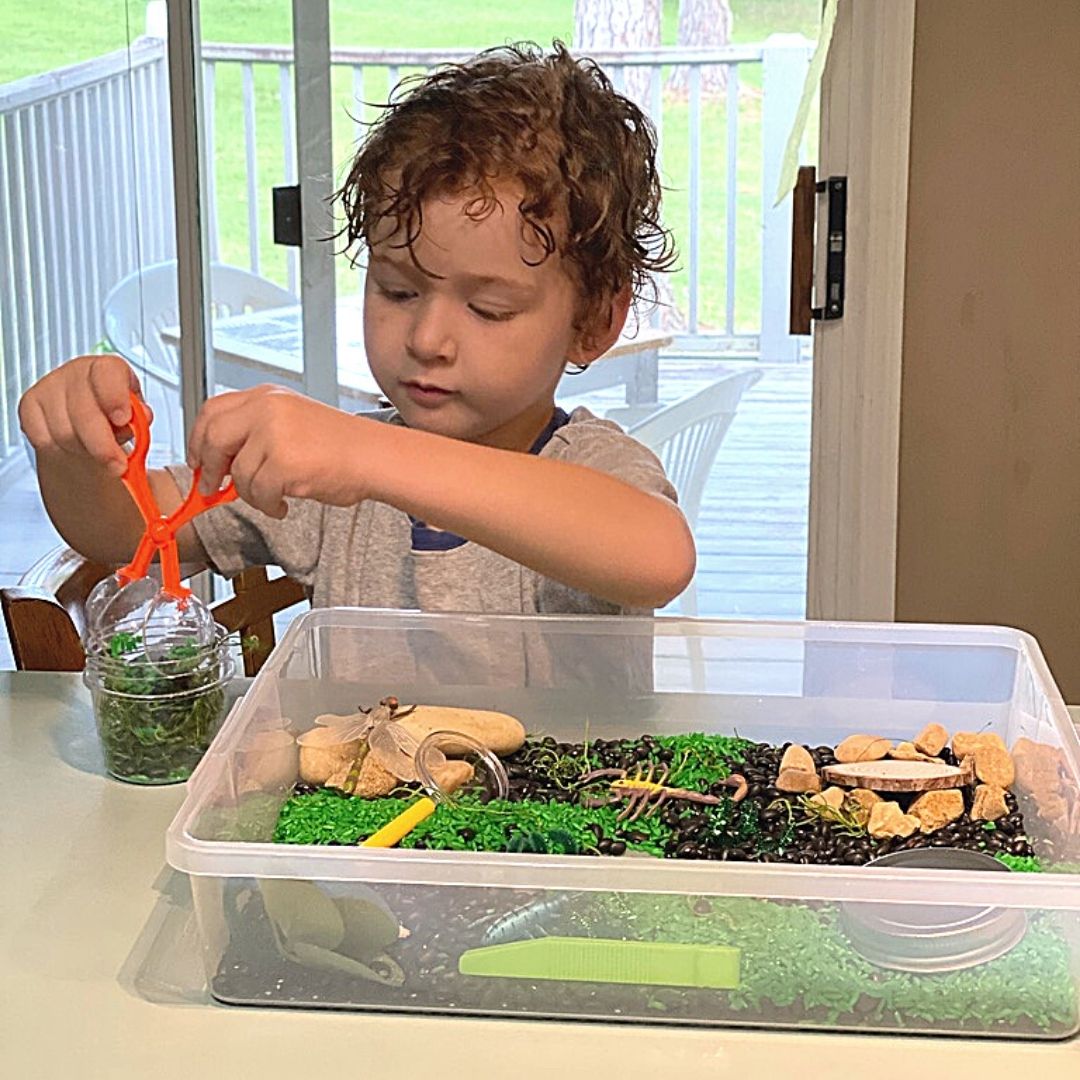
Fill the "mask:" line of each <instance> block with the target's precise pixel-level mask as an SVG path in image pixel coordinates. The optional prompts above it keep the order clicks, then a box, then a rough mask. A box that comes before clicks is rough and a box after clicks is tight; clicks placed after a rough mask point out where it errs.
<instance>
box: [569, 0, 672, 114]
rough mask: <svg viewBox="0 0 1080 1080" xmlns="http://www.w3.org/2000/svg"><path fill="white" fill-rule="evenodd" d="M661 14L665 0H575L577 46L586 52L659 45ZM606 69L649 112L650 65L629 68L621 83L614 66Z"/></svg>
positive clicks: (627, 94) (575, 37) (575, 45)
mask: <svg viewBox="0 0 1080 1080" xmlns="http://www.w3.org/2000/svg"><path fill="white" fill-rule="evenodd" d="M660 16H661V0H574V48H575V49H578V50H580V51H582V52H585V53H588V52H589V50H590V49H592V50H595V49H647V48H659V46H660ZM605 70H606V71H607V74H608V76H609V77H610V78H611V80H612V81H613V82H616V85H617V87H618V89H619V90H620V91H621V92H622V93H624V94H625V95H626V96H627V97H628V98H630V99H631V101H634V102H636V103H637V105H638V106H639V108H641V109H643V110H645V111H646V112H647V111H648V108H649V69H648V68H626V69H625V79H624V81H623V82H622V85H621V86H619V85H618V82H617V79H616V72H614V71H612V70H611V66H610V65H607V66H606V67H605Z"/></svg>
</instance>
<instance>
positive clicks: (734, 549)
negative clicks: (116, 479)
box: [0, 357, 812, 668]
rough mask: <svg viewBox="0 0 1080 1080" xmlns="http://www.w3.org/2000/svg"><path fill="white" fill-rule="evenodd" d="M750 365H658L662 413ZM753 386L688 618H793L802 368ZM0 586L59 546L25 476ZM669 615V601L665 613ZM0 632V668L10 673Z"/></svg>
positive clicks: (802, 484)
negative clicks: (720, 376) (693, 611)
mask: <svg viewBox="0 0 1080 1080" xmlns="http://www.w3.org/2000/svg"><path fill="white" fill-rule="evenodd" d="M746 363H752V362H746V361H741V362H737V363H736V362H729V361H727V360H719V361H718V360H707V359H700V358H694V359H692V360H685V359H678V358H667V357H664V358H662V359H661V363H660V395H661V400H662V402H663V403H664V404H667V403H669V402H671V401H675V400H678V399H679V398H681V397H685V396H686V395H687V394H690V393H693V392H694V391H695V390H698V389H700V388H701V387H703V386H705V385H706V384H708V383H709V382H711V381H712V380H713V379H715V378H717V376H718V374H719V373H720V372H721V371H727V370H731V369H732V368H735V367H738V366H741V365H744V364H746ZM756 366H758V369H759V370H761V371H762V373H763V377H762V379H761V380H760V381H759V382H758V383H757V384H756V385H754V386H753V387H751V388H750V390H749V391H748V392H747V393H746V394H745V395H744V397H743V399H742V401H741V403H740V405H739V412H738V415H737V416H736V418H735V421H734V422H733V423H732V425H731V428H730V429H729V431H728V434H727V437H726V438H725V440H724V443H723V446H722V447H721V448H720V453H719V455H718V456H717V459H716V463H715V465H714V466H713V469H712V473H711V474H710V477H709V482H708V484H707V486H706V489H705V496H704V499H703V502H702V507H701V514H700V516H699V519H698V526H697V531H696V536H697V544H698V572H697V578H696V585H697V602H698V612H699V614H701V615H711V616H721V617H723V616H729V617H738V618H755V617H760V618H802V617H803V615H804V613H805V610H806V546H807V518H808V512H807V507H808V498H809V478H810V400H811V386H812V373H811V366H810V364H808V363H804V364H793V365H784V366H775V365H774V366H770V365H756ZM564 404H566V405H578V404H583V405H586V406H588V407H589V408H591V409H592V410H593V411H594V412H597V413H599V414H601V415H602V414H603V412H604V411H605V410H606V409H608V408H613V407H616V406H619V405H621V404H623V401H622V395H621V394H620V392H619V391H618V390H617V389H615V390H605V391H600V392H597V393H594V394H589V395H582V396H580V397H577V398H572V399H567V400H566V401H565V402H564ZM0 521H2V522H3V528H2V529H0V584H3V585H8V584H14V583H15V582H16V581H17V580H18V577H19V575H20V574H21V573H22V572H23V571H24V570H25V569H26V568H27V567H28V566H30V564H31V563H33V562H34V560H35V559H36V558H38V556H40V555H42V554H43V553H44V552H46V551H47V550H48V549H49V548H51V547H53V546H54V545H55V544H57V543H59V538H58V536H57V534H56V531H55V530H54V529H53V527H52V524H51V523H50V522H49V519H48V517H47V516H46V514H45V509H44V507H43V506H42V504H41V499H40V497H39V496H38V493H37V486H36V483H35V480H34V476H33V474H32V473H31V472H30V470H29V468H27V469H24V470H23V471H22V473H21V474H19V475H18V476H17V477H16V478H15V479H14V480H13V481H12V482H11V483H9V484H8V485H7V486H6V487H5V488H4V489H3V490H0ZM668 610H671V611H678V610H679V606H678V603H677V602H676V603H675V604H672V605H671V607H670V608H669V609H668ZM12 666H13V664H12V658H11V651H10V648H9V646H8V642H7V636H6V634H3V633H2V631H0V668H10V667H12Z"/></svg>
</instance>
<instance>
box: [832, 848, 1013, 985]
mask: <svg viewBox="0 0 1080 1080" xmlns="http://www.w3.org/2000/svg"><path fill="white" fill-rule="evenodd" d="M866 866H867V867H868V868H871V869H872V868H876V867H904V866H907V867H915V868H919V869H928V870H982V871H991V872H999V873H1009V872H1010V871H1009V867H1008V866H1006V865H1005V864H1004V863H1002V862H1000V861H999V860H997V859H995V858H993V856H991V855H986V854H983V853H982V852H978V851H967V850H964V849H963V848H905V849H904V850H902V851H894V852H892V853H891V854H889V855H883V856H882V857H881V858H880V859H874V860H872V861H871V862H868V863H867V864H866ZM840 923H841V926H842V928H843V930H844V932H845V933H846V934H847V937H848V940H849V941H850V942H851V944H852V946H853V948H855V950H856V951H857V952H859V953H860V954H861V955H862V956H863V957H864V958H865V959H867V960H869V961H870V962H871V963H873V964H876V965H877V966H879V967H885V968H891V969H893V970H895V971H909V972H921V973H925V972H940V971H959V970H961V969H963V968H969V967H974V966H976V965H977V964H984V963H986V962H987V961H988V960H994V959H996V958H997V957H999V956H1004V955H1005V953H1007V952H1008V951H1009V950H1010V949H1012V948H1013V947H1014V946H1015V945H1017V944H1018V943H1019V942H1020V941H1021V940H1022V939H1023V937H1024V934H1025V933H1026V932H1027V915H1026V914H1025V913H1024V912H1023V911H1021V910H1018V909H1013V908H998V907H985V906H983V907H980V906H973V905H968V906H964V905H958V904H949V905H941V904H898V903H892V902H887V901H882V902H881V903H867V902H865V901H861V902H858V903H846V904H841V905H840Z"/></svg>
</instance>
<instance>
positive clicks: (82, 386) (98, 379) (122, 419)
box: [19, 356, 139, 475]
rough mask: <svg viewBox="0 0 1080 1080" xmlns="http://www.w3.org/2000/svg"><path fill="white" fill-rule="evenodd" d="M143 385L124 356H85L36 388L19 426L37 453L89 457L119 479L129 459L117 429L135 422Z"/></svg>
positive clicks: (21, 408)
mask: <svg viewBox="0 0 1080 1080" xmlns="http://www.w3.org/2000/svg"><path fill="white" fill-rule="evenodd" d="M138 389H139V381H138V378H137V377H136V375H135V373H134V372H133V371H132V370H131V368H130V367H129V366H128V364H127V363H126V362H125V361H124V360H123V359H122V358H121V357H119V356H80V357H76V358H75V359H74V360H70V361H68V363H66V364H63V365H61V366H60V367H59V368H57V369H56V370H55V371H53V372H51V373H50V374H49V375H47V376H45V378H43V379H41V380H39V381H38V382H37V383H35V384H34V386H32V387H31V388H30V389H29V390H28V391H27V392H26V393H25V394H24V395H23V398H22V400H21V401H20V402H19V422H20V423H21V425H22V427H23V430H24V431H25V432H26V437H27V438H28V439H29V440H30V443H31V445H32V446H33V447H34V449H35V450H37V451H39V452H40V451H43V450H50V449H57V450H61V451H63V452H65V453H69V454H77V455H86V456H89V457H90V458H92V459H93V460H95V461H97V462H99V463H101V464H102V465H104V466H105V467H106V468H108V469H109V470H110V471H112V472H113V473H115V474H116V475H119V474H120V473H121V472H123V470H124V468H125V467H126V457H125V455H124V453H123V451H122V450H121V449H120V447H119V446H118V445H117V431H116V427H120V426H122V425H125V424H126V423H127V422H128V421H129V420H130V419H131V403H130V400H129V394H130V392H131V390H136V391H138Z"/></svg>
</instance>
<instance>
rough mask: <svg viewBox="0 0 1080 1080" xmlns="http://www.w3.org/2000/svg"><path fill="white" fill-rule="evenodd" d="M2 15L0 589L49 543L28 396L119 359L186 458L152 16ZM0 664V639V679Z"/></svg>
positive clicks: (163, 74)
mask: <svg viewBox="0 0 1080 1080" xmlns="http://www.w3.org/2000/svg"><path fill="white" fill-rule="evenodd" d="M14 7H15V5H9V8H10V10H9V11H8V12H7V13H6V17H5V19H4V33H3V47H2V48H0V282H2V287H0V520H2V521H3V522H4V525H3V528H0V584H2V585H15V584H17V583H18V582H19V580H20V578H21V577H22V576H23V575H24V574H25V573H26V571H28V570H29V569H30V568H31V566H33V565H34V564H35V563H37V562H38V561H39V560H40V559H42V558H43V557H46V556H48V555H49V554H50V552H53V551H54V550H55V549H57V547H58V546H59V545H60V544H61V541H60V538H59V536H58V535H57V533H56V531H55V530H54V529H53V527H52V524H51V523H50V522H49V520H48V517H47V515H46V514H45V510H44V506H43V505H42V502H41V499H40V496H39V494H38V489H37V477H36V474H35V472H34V470H33V467H32V462H31V459H30V454H29V453H28V450H29V447H28V444H27V443H26V442H25V440H24V439H23V437H22V434H21V432H20V430H19V423H18V415H17V407H18V401H19V398H20V397H21V396H22V394H23V392H24V391H25V390H26V389H27V388H28V387H29V386H30V385H31V384H32V383H34V382H36V381H37V380H38V379H40V378H42V377H43V376H44V375H46V374H48V372H49V371H51V370H53V369H54V368H55V367H57V366H59V365H60V364H62V363H63V362H64V361H66V360H68V359H69V358H71V357H74V356H78V355H83V354H87V353H92V352H99V351H119V352H121V353H122V354H123V355H124V356H125V357H126V358H127V360H128V362H129V363H130V364H131V365H132V366H133V367H134V368H135V369H136V370H137V371H138V372H139V376H140V379H141V381H142V384H143V387H144V390H145V393H146V395H147V397H148V399H149V401H150V403H151V405H152V406H153V408H154V411H155V413H156V415H157V417H158V420H157V422H156V423H155V456H156V457H157V458H167V457H172V456H174V454H175V453H176V452H177V451H178V450H179V449H180V448H181V447H182V446H183V428H182V421H181V418H180V410H179V394H178V386H179V364H178V358H177V356H176V354H175V352H173V351H171V350H169V349H168V348H167V347H166V346H165V345H164V344H163V343H162V341H161V339H160V336H159V334H158V329H159V327H160V326H161V325H162V319H161V316H162V314H163V313H164V314H165V316H166V317H168V315H169V313H170V312H171V313H173V315H172V318H173V321H175V311H176V285H175V277H174V276H173V275H171V274H170V268H172V267H173V266H174V263H173V260H174V259H175V251H176V248H175V226H174V220H175V219H174V205H173V171H172V147H171V143H170V139H169V81H168V72H167V61H166V50H165V35H164V4H163V3H162V4H160V5H155V4H150V5H147V4H145V3H143V2H141V0H100V2H98V3H96V4H95V5H94V12H93V16H92V17H91V18H87V17H86V12H85V6H84V5H81V4H77V3H74V2H73V0H58V2H54V3H49V4H20V5H17V7H18V10H17V11H15V10H14ZM73 26H78V28H79V29H78V32H77V33H73V32H72V28H73ZM0 633H2V632H0ZM12 662H13V661H12V657H11V653H10V650H9V647H8V643H7V640H6V637H3V636H0V668H5V667H11V666H12Z"/></svg>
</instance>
